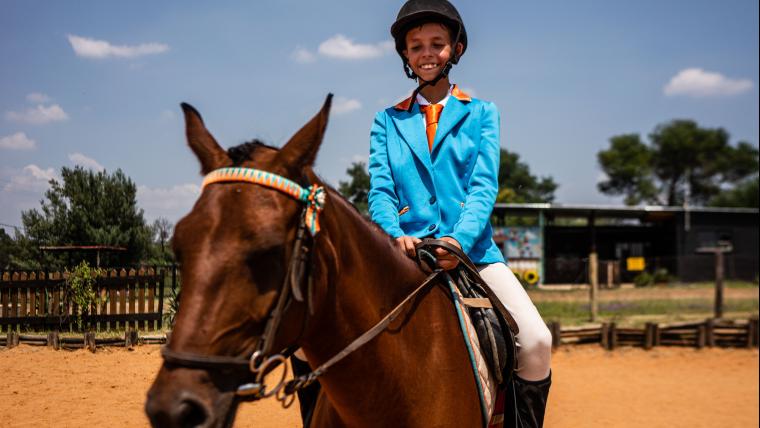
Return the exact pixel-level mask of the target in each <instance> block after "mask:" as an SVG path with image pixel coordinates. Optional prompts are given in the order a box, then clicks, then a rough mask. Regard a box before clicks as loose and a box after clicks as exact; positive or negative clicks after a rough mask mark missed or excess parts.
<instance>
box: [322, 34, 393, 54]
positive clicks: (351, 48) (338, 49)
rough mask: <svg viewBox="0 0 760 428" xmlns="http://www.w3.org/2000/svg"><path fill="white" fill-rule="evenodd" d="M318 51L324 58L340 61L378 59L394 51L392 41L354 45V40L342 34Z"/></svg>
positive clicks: (323, 43) (331, 38)
mask: <svg viewBox="0 0 760 428" xmlns="http://www.w3.org/2000/svg"><path fill="white" fill-rule="evenodd" d="M318 51H319V53H320V54H322V55H324V56H328V57H331V58H338V59H368V58H377V57H379V56H382V55H385V54H386V53H388V52H392V51H393V42H392V41H390V40H387V41H384V42H380V43H375V44H362V43H354V41H353V40H351V39H349V38H348V37H346V36H344V35H342V34H336V35H335V36H333V37H330V38H329V39H327V40H325V41H324V42H322V43H320V45H319V48H318Z"/></svg>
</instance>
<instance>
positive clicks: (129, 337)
mask: <svg viewBox="0 0 760 428" xmlns="http://www.w3.org/2000/svg"><path fill="white" fill-rule="evenodd" d="M138 340H139V338H138V335H137V330H135V329H131V328H130V329H129V330H127V331H126V332H125V333H124V346H125V347H126V348H127V349H129V350H132V349H134V347H135V345H137V344H138Z"/></svg>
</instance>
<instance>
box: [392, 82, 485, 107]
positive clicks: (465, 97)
mask: <svg viewBox="0 0 760 428" xmlns="http://www.w3.org/2000/svg"><path fill="white" fill-rule="evenodd" d="M451 95H452V96H453V97H454V98H456V99H458V100H459V101H462V102H464V103H469V102H470V101H472V97H471V96H470V95H469V94H467V93H466V92H464V91H462V90H461V89H459V88H458V87H457V85H454V87H453V88H451ZM411 102H412V97H411V96H410V97H409V98H407V99H405V100H404V101H401V102H400V103H398V104H396V105H395V106H394V108H395V109H396V110H408V109H409V104H410V103H411Z"/></svg>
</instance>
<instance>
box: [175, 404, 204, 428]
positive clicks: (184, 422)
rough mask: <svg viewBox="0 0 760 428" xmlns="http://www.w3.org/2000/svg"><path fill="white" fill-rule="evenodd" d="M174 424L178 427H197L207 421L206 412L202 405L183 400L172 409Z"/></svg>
mask: <svg viewBox="0 0 760 428" xmlns="http://www.w3.org/2000/svg"><path fill="white" fill-rule="evenodd" d="M173 413H174V422H176V424H177V426H180V427H199V426H202V425H203V424H204V423H205V422H206V420H207V419H208V412H207V411H206V408H205V407H204V406H203V404H201V403H199V402H197V401H195V400H192V399H185V400H182V402H180V403H179V405H178V406H177V408H176V409H174V412H173Z"/></svg>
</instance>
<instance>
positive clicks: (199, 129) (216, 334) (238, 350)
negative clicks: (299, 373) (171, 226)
mask: <svg viewBox="0 0 760 428" xmlns="http://www.w3.org/2000/svg"><path fill="white" fill-rule="evenodd" d="M330 100H331V96H328V98H327V100H326V102H325V104H324V106H323V107H322V110H321V111H320V112H319V113H318V114H317V115H316V116H315V117H314V118H313V119H312V120H311V121H310V122H309V123H307V124H306V125H305V126H304V127H303V128H302V129H301V130H300V131H298V132H297V133H296V134H295V135H294V136H293V137H292V138H291V139H290V141H289V142H288V143H287V144H286V145H285V146H284V147H283V148H282V149H280V150H277V149H275V148H271V147H268V146H265V145H262V144H258V143H248V144H246V145H243V146H239V147H238V148H235V149H231V150H230V151H229V152H225V151H224V150H223V149H222V148H221V147H220V146H219V144H218V143H217V142H216V140H215V139H214V137H213V136H212V135H211V134H210V133H209V132H208V130H206V127H205V125H204V123H203V120H202V119H201V117H200V115H199V114H198V112H197V111H196V110H195V109H194V108H193V107H191V106H189V105H187V104H183V105H182V109H183V110H184V113H185V123H186V131H187V140H188V144H189V145H190V148H191V149H192V151H193V152H194V153H195V155H196V156H197V158H198V160H199V161H200V164H201V172H202V173H203V174H204V175H208V174H209V173H211V172H213V171H216V170H219V169H220V168H226V167H237V166H239V167H244V168H254V169H257V170H262V171H267V172H269V173H272V174H276V175H278V176H280V177H284V178H287V179H289V180H291V181H293V182H295V183H297V184H299V185H300V186H302V187H304V188H307V187H308V186H310V185H312V184H314V183H315V181H316V177H315V176H314V174H313V172H312V171H311V165H312V163H313V162H314V159H315V157H316V154H317V151H318V149H319V146H320V144H321V142H322V137H323V135H324V131H325V127H326V125H327V117H328V113H329V109H330ZM207 182H208V180H207ZM303 210H304V202H302V201H299V200H297V199H295V198H294V197H292V196H290V195H287V194H286V193H283V192H282V191H278V190H276V189H273V188H271V187H267V186H263V185H256V184H251V183H244V182H222V183H215V184H209V185H207V186H205V187H204V189H203V191H202V193H201V196H200V197H199V199H198V201H197V202H196V204H195V206H194V207H193V209H192V211H191V212H190V213H189V214H188V215H187V216H185V217H184V218H183V219H182V220H181V221H180V222H179V223H178V224H177V227H176V229H175V233H174V251H175V255H176V257H177V259H178V261H179V262H180V264H181V273H182V293H181V300H180V309H179V312H178V314H177V317H176V322H175V325H174V330H173V332H172V335H171V341H170V343H169V344H168V345H167V348H168V351H167V353H166V354H165V362H164V364H163V366H162V367H161V370H160V372H159V373H158V376H157V377H156V379H155V381H154V383H153V386H152V387H151V389H150V391H149V392H148V400H147V403H146V411H147V413H148V416H149V418H150V420H151V423H152V424H153V426H161V427H189V426H193V427H195V426H201V427H217V426H229V425H231V423H232V420H233V418H234V413H235V408H236V404H237V401H238V400H237V398H236V390H237V388H238V386H239V385H240V384H241V383H243V382H245V381H246V379H248V380H249V381H250V380H252V379H251V378H250V377H251V372H250V371H249V370H247V367H245V365H241V364H239V362H240V361H241V360H242V361H245V358H247V357H249V356H250V355H251V354H252V353H253V351H254V350H255V349H256V347H257V346H258V343H259V340H260V338H261V337H262V335H263V333H264V328H265V325H266V324H267V320H268V319H269V317H270V314H271V312H272V310H273V308H275V306H276V305H277V303H278V299H279V296H280V294H281V289H282V288H283V285H284V284H286V275H287V271H288V266H289V262H290V260H291V258H292V256H293V254H292V253H293V251H294V241H296V237H297V235H298V230H299V224H300V221H301V218H302V216H301V213H302V211H303ZM307 238H308V237H307ZM298 306H301V307H302V308H300V310H293V309H292V308H291V309H290V310H287V311H284V318H283V320H282V322H281V323H280V326H279V329H278V331H277V334H276V337H275V335H272V336H273V337H272V338H270V339H272V340H273V343H270V344H269V345H270V346H271V349H274V350H277V351H279V350H281V349H283V348H284V347H287V346H289V345H292V344H294V342H295V341H296V340H297V339H298V337H299V335H300V334H301V330H300V328H301V327H302V326H303V317H304V316H306V314H305V312H306V311H305V309H304V307H305V306H306V305H304V304H298ZM172 357H173V358H172ZM193 360H195V362H193ZM226 360H229V361H231V362H232V363H230V364H224V361H226Z"/></svg>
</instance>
